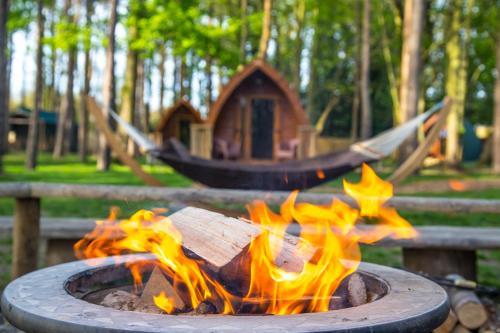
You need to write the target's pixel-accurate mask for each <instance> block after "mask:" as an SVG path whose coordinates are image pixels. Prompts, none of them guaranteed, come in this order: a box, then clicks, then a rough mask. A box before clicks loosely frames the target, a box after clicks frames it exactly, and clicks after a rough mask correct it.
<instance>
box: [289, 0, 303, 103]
mask: <svg viewBox="0 0 500 333" xmlns="http://www.w3.org/2000/svg"><path fill="white" fill-rule="evenodd" d="M295 11H296V14H295V19H296V21H297V35H296V37H295V59H294V60H295V61H294V64H293V68H292V77H293V80H292V86H293V87H294V88H295V90H296V91H297V92H298V93H300V81H301V80H300V65H301V63H302V47H303V44H304V43H303V40H302V27H303V25H304V17H305V14H306V3H305V0H298V1H297V8H296V9H295Z"/></svg>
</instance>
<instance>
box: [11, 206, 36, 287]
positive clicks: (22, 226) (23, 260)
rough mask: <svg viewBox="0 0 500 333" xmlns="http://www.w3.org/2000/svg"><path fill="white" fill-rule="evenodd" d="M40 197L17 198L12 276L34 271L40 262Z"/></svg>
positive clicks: (13, 233) (13, 235)
mask: <svg viewBox="0 0 500 333" xmlns="http://www.w3.org/2000/svg"><path fill="white" fill-rule="evenodd" d="M39 235H40V199H39V198H16V206H15V212H14V226H13V231H12V278H13V279H14V278H17V277H19V276H21V275H24V274H26V273H29V272H31V271H34V270H35V269H36V268H37V263H38V238H39Z"/></svg>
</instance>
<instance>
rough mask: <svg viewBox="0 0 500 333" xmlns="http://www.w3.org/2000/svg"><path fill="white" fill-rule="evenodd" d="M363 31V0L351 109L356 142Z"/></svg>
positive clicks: (358, 3)
mask: <svg viewBox="0 0 500 333" xmlns="http://www.w3.org/2000/svg"><path fill="white" fill-rule="evenodd" d="M362 31H363V19H362V16H361V0H356V31H355V33H356V41H355V43H356V55H355V62H356V67H355V74H354V94H353V98H352V109H351V139H352V140H353V141H355V140H356V139H357V138H358V131H359V105H360V97H361V96H360V95H361V49H362V47H363V45H362V39H361V32H362Z"/></svg>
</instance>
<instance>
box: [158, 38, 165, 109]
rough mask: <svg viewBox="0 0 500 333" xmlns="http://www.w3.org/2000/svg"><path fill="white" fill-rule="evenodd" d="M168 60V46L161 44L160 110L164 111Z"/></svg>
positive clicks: (159, 68) (159, 64)
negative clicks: (166, 63)
mask: <svg viewBox="0 0 500 333" xmlns="http://www.w3.org/2000/svg"><path fill="white" fill-rule="evenodd" d="M166 61H167V47H166V45H165V44H162V45H161V46H160V62H159V63H158V71H159V73H160V78H159V80H160V94H159V95H160V102H159V106H158V111H160V112H161V111H162V110H163V107H164V99H165V62H166Z"/></svg>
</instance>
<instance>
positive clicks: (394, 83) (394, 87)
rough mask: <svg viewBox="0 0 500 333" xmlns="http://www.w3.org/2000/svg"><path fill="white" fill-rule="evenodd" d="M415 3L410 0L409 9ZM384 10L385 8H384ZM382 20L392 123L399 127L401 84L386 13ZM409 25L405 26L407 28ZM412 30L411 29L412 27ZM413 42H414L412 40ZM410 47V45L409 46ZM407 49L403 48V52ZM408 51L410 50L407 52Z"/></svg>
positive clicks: (409, 19) (381, 15)
mask: <svg viewBox="0 0 500 333" xmlns="http://www.w3.org/2000/svg"><path fill="white" fill-rule="evenodd" d="M413 2H414V1H413V0H410V1H408V2H406V6H407V8H412V3H413ZM381 6H382V7H383V6H384V3H383V2H381ZM382 9H383V8H382ZM379 18H380V26H381V33H382V50H383V55H384V61H385V67H386V68H387V79H388V80H389V91H390V94H391V100H392V123H393V125H394V126H397V125H399V124H400V123H401V116H400V114H401V111H400V110H401V108H400V104H399V88H400V85H399V82H398V80H397V79H396V73H395V70H394V65H393V61H392V49H391V43H390V41H389V36H388V33H387V28H386V22H385V18H384V13H383V12H382V13H380V15H379ZM411 20H412V18H411V17H410V18H408V21H411ZM406 26H407V25H405V27H406ZM410 28H411V27H410ZM412 41H413V40H412ZM403 44H405V41H403ZM407 46H409V45H407ZM404 50H405V49H404V48H403V52H405V51H404ZM406 51H408V50H406Z"/></svg>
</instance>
